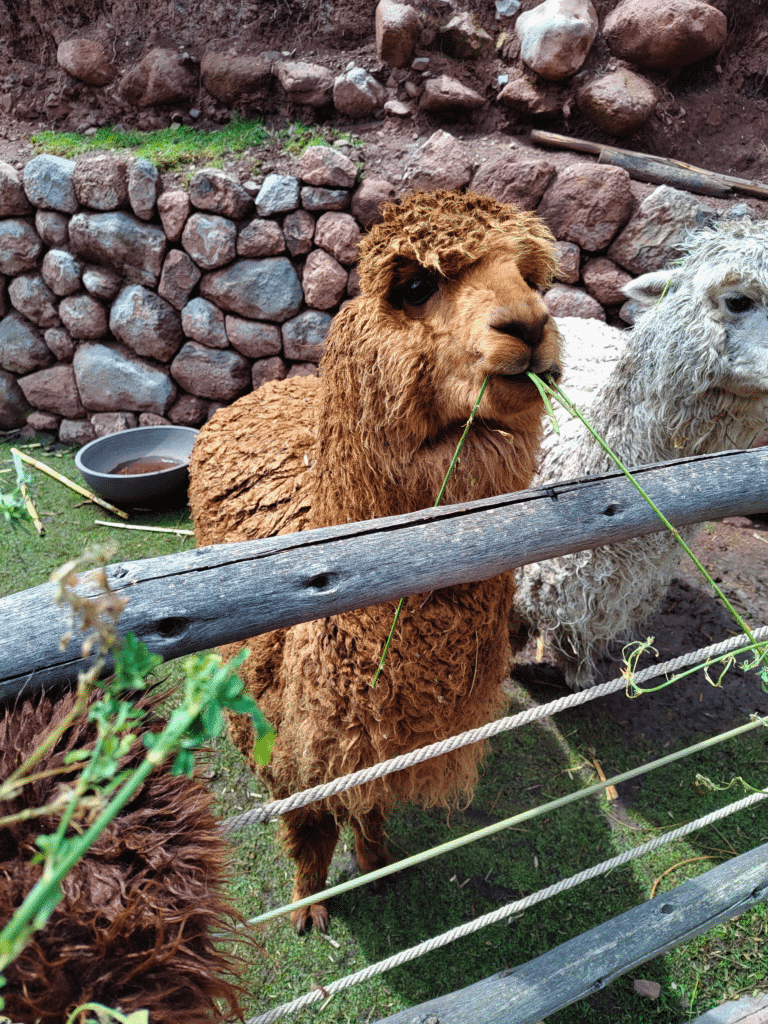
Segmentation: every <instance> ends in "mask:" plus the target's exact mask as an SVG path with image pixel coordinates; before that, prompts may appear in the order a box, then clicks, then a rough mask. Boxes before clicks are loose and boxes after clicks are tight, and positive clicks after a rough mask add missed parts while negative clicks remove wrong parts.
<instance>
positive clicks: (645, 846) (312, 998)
mask: <svg viewBox="0 0 768 1024" xmlns="http://www.w3.org/2000/svg"><path fill="white" fill-rule="evenodd" d="M766 797H768V790H766V791H765V792H758V793H752V794H750V795H749V796H747V797H744V798H743V799H741V800H737V801H736V802H735V803H733V804H729V805H728V806H727V807H723V808H721V809H720V810H718V811H712V812H710V813H709V814H706V815H704V817H702V818H697V819H696V820H695V821H690V822H688V824H686V825H681V826H680V827H679V828H676V829H673V830H672V831H671V832H667V833H665V834H664V835H662V836H657V837H656V838H655V839H651V840H649V841H648V842H647V843H642V844H641V845H640V846H636V847H634V848H633V849H631V850H625V851H624V853H621V854H619V855H618V856H616V857H612V858H611V859H610V860H604V861H602V862H601V863H600V864H595V865H594V866H593V867H591V868H587V869H586V870H584V871H580V872H578V874H575V875H572V876H571V877H570V878H565V879H562V880H561V881H559V882H556V883H555V884H554V885H550V886H547V887H546V888H545V889H540V890H539V891H538V892H535V893H531V894H530V895H529V896H526V897H525V898H524V899H522V900H516V901H515V902H514V903H508V904H506V906H504V907H500V908H499V909H498V910H494V911H492V912H491V913H489V914H484V915H483V916H482V917H477V918H475V919H474V920H473V921H467V922H466V923H465V924H462V925H459V926H458V927H456V928H451V929H450V930H449V931H447V932H443V934H442V935H436V936H434V937H433V938H431V939H426V940H425V941H424V942H420V943H419V944H418V945H416V946H411V947H410V948H409V949H404V950H401V951H400V952H399V953H395V954H394V955H393V956H390V957H387V958H386V959H385V960H380V961H379V962H378V963H375V964H370V965H369V966H368V967H364V968H363V969H362V970H360V971H355V972H354V974H348V975H347V976H346V977H344V978H339V979H338V980H337V981H332V982H330V983H329V984H328V985H323V986H322V988H317V989H313V990H312V991H311V992H307V993H306V994H305V995H303V996H300V997H299V998H298V999H294V1000H293V1001H292V1002H290V1003H282V1004H281V1005H280V1006H276V1007H274V1008H273V1009H271V1010H268V1011H267V1012H266V1013H263V1014H260V1015H259V1016H258V1017H251V1018H250V1019H249V1020H248V1021H246V1024H271V1022H272V1021H275V1020H279V1019H280V1018H282V1017H286V1016H288V1015H289V1014H291V1013H295V1012H296V1010H300V1009H302V1008H303V1007H305V1006H310V1005H311V1004H312V1003H316V1002H318V1001H319V1000H321V999H327V998H328V997H329V996H332V995H334V994H335V993H336V992H342V991H344V989H347V988H351V987H352V986H353V985H357V984H359V983H361V982H364V981H368V980H369V979H370V978H373V977H375V976H376V975H378V974H383V973H384V972H385V971H389V970H391V969H392V968H393V967H399V966H400V965H401V964H404V963H407V962H408V961H410V960H416V959H417V958H418V957H421V956H424V954H425V953H430V952H432V950H435V949H440V948H441V947H442V946H447V945H448V944H449V943H451V942H455V941H456V940H457V939H461V938H464V937H465V936H467V935H472V934H473V933H474V932H477V931H479V930H480V929H481V928H485V927H486V925H490V924H497V923H498V922H500V921H503V920H505V919H506V918H508V917H511V916H512V915H513V914H517V913H520V912H521V911H523V910H526V909H527V908H528V907H531V906H533V905H534V904H536V903H540V902H542V901H543V900H545V899H549V898H550V897H551V896H556V895H558V894H559V893H562V892H565V891H567V890H568V889H572V888H573V887H574V886H577V885H581V883H582V882H587V881H589V880H590V879H592V878H596V877H598V876H599V875H603V874H605V873H606V872H608V871H612V870H613V869H614V868H617V867H621V866H622V865H624V864H627V863H629V862H630V861H632V860H635V859H636V858H638V857H642V856H643V855H644V854H646V853H650V852H651V851H652V850H655V849H658V848H659V847H660V846H665V845H667V844H668V843H671V842H673V841H674V840H676V839H681V838H683V837H684V836H687V835H689V834H690V833H691V832H695V831H697V830H698V829H701V828H705V827H706V826H707V825H710V824H712V823H713V822H715V821H719V820H720V819H721V818H725V817H727V816H728V815H730V814H734V813H736V812H737V811H741V810H744V809H745V808H747V807H751V806H752V805H753V804H756V803H759V802H760V801H761V800H765V799H766Z"/></svg>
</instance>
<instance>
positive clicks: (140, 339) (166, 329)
mask: <svg viewBox="0 0 768 1024" xmlns="http://www.w3.org/2000/svg"><path fill="white" fill-rule="evenodd" d="M109 329H110V331H112V333H113V334H114V336H115V337H116V338H117V339H118V340H119V341H122V342H123V343H124V344H125V345H127V346H128V347H129V348H132V349H133V351H134V352H135V353H136V354H137V355H139V356H150V357H151V358H152V359H157V360H158V361H159V362H168V360H169V359H172V358H173V356H175V355H176V353H177V352H178V351H179V347H180V346H181V343H182V340H183V334H182V330H181V318H180V316H179V314H178V312H177V311H176V310H175V309H174V308H173V306H172V305H171V304H170V303H169V302H166V301H165V299H163V298H161V297H160V296H159V295H157V294H156V293H155V292H153V291H149V289H147V288H143V287H142V286H141V285H129V287H128V288H124V289H123V290H122V291H121V292H120V294H119V295H118V297H117V298H116V299H115V301H114V303H113V304H112V309H111V310H110V314H109Z"/></svg>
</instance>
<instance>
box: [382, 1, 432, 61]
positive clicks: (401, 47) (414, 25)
mask: <svg viewBox="0 0 768 1024" xmlns="http://www.w3.org/2000/svg"><path fill="white" fill-rule="evenodd" d="M420 33H421V18H420V17H419V15H418V13H417V11H416V9H415V8H414V7H411V6H410V4H399V3H394V2H393V0H379V3H378V4H377V5H376V52H377V54H378V57H379V60H381V61H383V62H384V63H385V64H389V66H390V67H391V68H407V67H408V66H409V65H410V63H411V60H412V59H413V51H414V48H415V46H416V43H417V42H418V39H419V34H420Z"/></svg>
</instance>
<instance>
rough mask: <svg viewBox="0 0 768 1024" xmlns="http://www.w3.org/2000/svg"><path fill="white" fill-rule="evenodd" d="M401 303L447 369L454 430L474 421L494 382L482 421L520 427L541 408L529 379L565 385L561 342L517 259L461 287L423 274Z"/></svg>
mask: <svg viewBox="0 0 768 1024" xmlns="http://www.w3.org/2000/svg"><path fill="white" fill-rule="evenodd" d="M395 296H396V301H397V303H398V305H399V307H400V309H401V310H402V312H403V314H404V315H405V316H406V317H407V318H408V319H409V320H411V321H416V322H418V323H419V325H420V326H421V327H422V328H423V331H420V332H419V333H420V334H421V335H422V338H423V337H424V336H426V338H427V339H428V341H429V348H430V350H431V355H432V360H433V362H434V365H436V366H439V368H440V373H439V377H438V376H437V375H436V380H435V383H436V386H437V390H438V395H437V400H438V403H439V405H440V413H441V418H442V419H443V420H444V422H446V423H451V422H461V421H462V420H466V418H467V417H468V416H469V413H470V412H471V410H472V407H473V406H474V403H475V400H476V399H477V395H478V393H479V391H480V388H481V386H482V383H483V380H484V379H485V377H486V376H488V378H489V381H488V385H487V387H486V391H485V394H484V396H483V401H482V404H481V406H480V409H479V415H480V416H482V417H483V418H484V419H485V420H487V421H490V422H492V423H494V424H498V425H499V426H502V427H503V426H509V427H513V426H514V424H515V420H516V418H517V416H518V415H519V414H520V413H521V412H523V411H526V410H530V408H531V406H533V405H537V404H540V398H539V395H538V391H537V389H536V387H535V385H534V384H533V383H532V382H531V380H530V379H529V377H528V371H532V372H534V373H537V374H543V373H552V374H553V375H554V376H555V377H559V374H560V335H559V333H558V331H557V328H556V327H555V325H554V322H553V321H552V319H551V317H550V316H549V314H548V313H547V309H546V306H545V305H544V301H543V299H542V297H541V295H540V294H539V292H538V290H537V289H536V288H535V287H532V286H531V285H530V284H528V283H526V281H524V280H523V278H522V276H521V274H520V271H519V269H518V267H517V264H516V262H515V261H514V259H513V258H512V257H511V256H510V257H508V258H504V259H499V258H498V257H493V258H491V257H486V258H485V259H484V260H480V261H479V262H478V263H476V264H475V265H474V266H472V267H470V268H469V269H467V270H465V271H464V272H463V274H462V275H461V276H460V277H459V278H458V279H457V280H454V281H450V280H448V281H447V280H445V279H444V278H441V277H439V276H438V275H436V274H431V273H430V272H429V271H424V272H423V273H415V274H413V275H411V276H410V277H409V278H408V279H407V280H406V281H405V282H404V283H403V284H402V285H400V286H399V292H398V291H396V292H395ZM420 343H421V344H423V343H424V342H423V340H422V341H421V342H420Z"/></svg>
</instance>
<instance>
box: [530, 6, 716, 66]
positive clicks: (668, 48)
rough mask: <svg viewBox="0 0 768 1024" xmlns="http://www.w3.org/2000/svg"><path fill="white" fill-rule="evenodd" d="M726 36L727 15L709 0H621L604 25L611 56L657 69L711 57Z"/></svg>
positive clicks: (604, 34) (604, 33) (683, 64)
mask: <svg viewBox="0 0 768 1024" xmlns="http://www.w3.org/2000/svg"><path fill="white" fill-rule="evenodd" d="M521 17H522V15H521ZM727 34H728V19H727V18H726V16H725V14H723V12H722V11H719V10H718V9H717V8H716V7H713V6H712V4H710V3H706V2H705V0H622V3H620V4H618V5H617V6H616V7H615V8H614V9H613V10H612V11H611V13H610V14H609V15H608V17H607V18H606V19H605V21H604V23H603V36H604V38H605V41H606V42H607V43H608V46H609V47H610V49H611V52H612V53H614V54H615V55H616V56H617V57H621V58H622V59H624V60H628V61H631V62H632V63H633V64H637V65H638V66H639V67H641V68H648V69H649V70H653V71H674V70H675V69H677V68H680V67H684V66H685V65H686V64H691V63H692V62H693V61H695V60H702V59H703V58H704V57H709V56H711V55H712V54H713V53H717V51H718V50H719V49H720V48H721V47H722V45H723V44H724V42H725V38H726V36H727Z"/></svg>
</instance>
